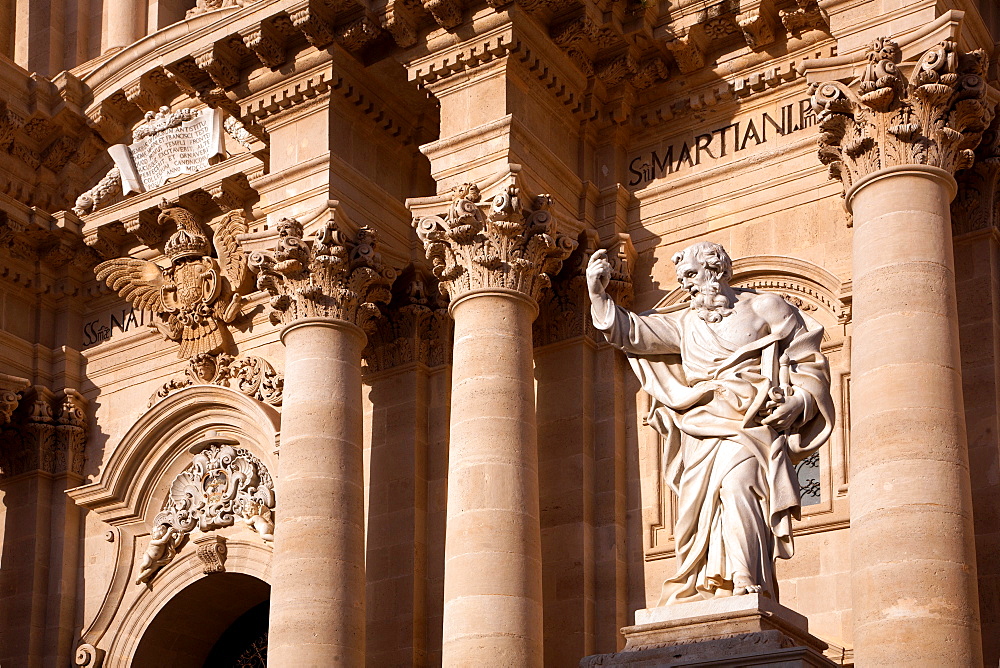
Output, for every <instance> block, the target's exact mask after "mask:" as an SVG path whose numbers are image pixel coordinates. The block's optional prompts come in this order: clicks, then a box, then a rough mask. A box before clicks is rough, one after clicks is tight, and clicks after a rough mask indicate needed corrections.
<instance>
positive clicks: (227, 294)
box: [94, 201, 249, 358]
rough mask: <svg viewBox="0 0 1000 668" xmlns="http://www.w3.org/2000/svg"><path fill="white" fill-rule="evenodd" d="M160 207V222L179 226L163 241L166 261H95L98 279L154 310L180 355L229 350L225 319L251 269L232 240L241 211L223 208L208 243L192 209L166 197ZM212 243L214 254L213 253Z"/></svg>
mask: <svg viewBox="0 0 1000 668" xmlns="http://www.w3.org/2000/svg"><path fill="white" fill-rule="evenodd" d="M160 209H161V212H160V216H159V219H158V222H159V223H160V224H161V225H167V224H173V225H175V226H176V228H177V231H176V232H175V233H174V234H173V235H171V237H170V238H169V239H168V240H167V243H166V246H165V247H164V252H165V254H166V255H167V257H168V258H169V259H170V266H169V267H167V268H165V269H164V268H161V267H160V266H159V265H157V264H156V263H155V262H150V261H148V260H139V259H136V258H130V257H124V258H117V259H114V260H108V261H106V262H102V263H100V264H99V265H97V267H95V269H94V271H95V273H96V274H97V279H98V280H99V281H105V282H106V283H107V284H108V287H110V288H111V289H112V290H114V291H116V292H117V293H118V294H120V295H121V296H122V297H124V298H125V299H126V300H128V301H129V302H130V303H131V304H132V305H133V306H134V307H135V308H138V309H145V310H151V311H153V312H154V313H155V314H156V320H155V321H154V326H155V327H156V329H158V330H159V331H160V332H161V333H162V334H163V336H164V337H166V338H167V339H169V340H171V341H176V342H178V343H179V344H180V348H179V350H178V352H177V356H178V357H180V358H191V357H193V356H195V355H199V354H203V353H208V354H212V353H219V352H231V351H232V347H233V346H232V335H231V334H230V332H229V328H228V325H229V324H231V323H232V322H233V321H234V320H236V318H237V317H239V315H240V313H241V309H242V306H243V297H242V294H241V293H242V292H243V289H244V283H245V282H246V278H247V276H248V274H249V268H248V267H247V261H246V256H245V255H244V253H243V251H242V250H241V249H240V246H239V243H238V242H237V240H236V237H237V235H240V234H243V233H245V232H246V231H247V223H246V220H245V218H244V217H243V213H242V212H240V211H230V212H229V213H227V214H226V215H225V217H224V218H223V219H222V223H221V225H220V226H219V229H218V230H217V231H216V232H215V234H214V236H213V243H212V244H210V243H209V240H208V233H207V230H206V227H205V226H204V225H202V224H201V223H199V222H198V220H197V219H196V218H195V217H194V215H193V214H192V213H191V212H190V211H188V210H187V209H185V208H183V207H180V206H173V205H170V204H167V202H166V201H164V203H163V204H161V205H160ZM213 245H214V248H215V254H216V256H217V258H216V257H213V256H212V247H213Z"/></svg>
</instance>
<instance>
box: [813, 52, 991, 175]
mask: <svg viewBox="0 0 1000 668" xmlns="http://www.w3.org/2000/svg"><path fill="white" fill-rule="evenodd" d="M867 58H868V65H867V67H866V68H865V70H864V73H863V74H862V75H861V77H859V78H858V79H857V80H855V81H853V82H851V83H850V84H844V83H842V82H839V81H831V82H826V83H814V84H813V85H812V86H811V87H810V92H811V94H812V96H813V108H814V110H815V112H816V114H817V118H818V123H819V128H820V131H821V134H820V150H819V156H820V160H821V161H822V162H823V164H825V165H827V166H828V167H829V169H830V175H831V178H839V179H841V180H842V181H843V183H844V189H845V191H846V190H849V189H850V188H851V186H852V184H854V183H857V182H858V181H859V180H860V179H861V178H863V177H864V176H867V175H869V174H872V173H874V172H876V171H878V170H880V169H884V168H886V167H891V166H896V165H913V164H917V165H930V166H934V167H939V168H941V169H944V170H946V171H948V172H950V173H955V172H956V171H957V170H961V169H965V168H967V167H970V166H972V164H973V163H974V161H975V153H974V149H975V148H976V146H977V145H978V144H979V141H980V138H981V137H982V134H983V131H984V130H985V129H986V127H987V126H988V125H989V123H990V121H991V119H992V116H993V109H992V108H991V106H990V105H988V104H987V102H986V93H987V84H986V80H985V78H984V73H985V67H986V54H985V53H984V52H983V51H981V50H977V51H973V52H971V53H964V52H962V51H961V50H959V48H958V44H957V43H956V42H955V41H954V40H952V39H946V40H944V41H942V42H940V43H939V44H938V45H937V46H935V47H933V48H931V49H930V50H928V51H926V52H925V53H924V54H923V55H922V56H921V57H920V59H919V60H918V62H917V63H916V64H915V65H914V66H913V69H912V73H911V74H910V76H909V77H908V78H907V77H904V76H903V73H902V72H901V68H900V62H901V59H902V55H901V51H900V49H899V47H898V45H897V44H896V43H895V42H893V41H891V40H889V39H887V38H881V39H878V40H876V41H875V42H874V43H873V44H872V45H871V47H870V48H869V49H868V51H867Z"/></svg>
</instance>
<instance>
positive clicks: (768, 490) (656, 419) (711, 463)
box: [592, 300, 833, 605]
mask: <svg viewBox="0 0 1000 668" xmlns="http://www.w3.org/2000/svg"><path fill="white" fill-rule="evenodd" d="M781 311H782V312H781V314H780V317H779V319H778V320H779V322H778V323H777V324H775V323H774V321H773V320H772V326H771V327H770V331H769V332H765V333H763V334H761V335H760V337H759V338H758V339H757V340H755V341H751V342H747V343H743V344H737V343H733V342H730V341H727V340H725V339H723V338H721V337H719V336H718V335H717V334H716V333H715V332H714V330H713V329H712V328H711V327H710V326H709V324H708V323H706V322H705V321H704V320H702V319H701V318H700V317H699V316H698V314H697V312H695V311H693V310H692V309H690V308H685V309H684V310H683V311H675V312H670V313H660V312H656V311H652V312H649V313H645V314H642V315H636V314H634V313H630V312H628V311H626V310H624V309H622V308H620V307H617V306H615V305H614V303H613V302H611V301H610V300H608V301H607V302H606V308H603V309H602V308H601V307H599V306H597V305H595V306H594V308H593V310H592V313H593V318H594V325H595V326H596V327H597V328H598V329H599V330H602V331H603V332H604V334H605V335H606V336H607V338H608V341H610V342H611V343H612V344H613V345H615V346H616V347H618V348H620V349H622V350H623V351H625V352H626V353H628V354H629V355H628V357H629V362H630V363H631V365H632V368H633V370H634V371H635V373H636V375H637V376H638V377H639V381H640V382H641V384H642V388H643V389H644V390H645V391H646V392H647V393H649V394H650V395H651V396H652V398H653V404H652V410H651V412H650V416H649V423H650V424H651V425H652V426H653V427H654V428H655V429H656V430H657V431H658V432H660V433H661V434H662V435H663V439H664V451H663V453H662V456H663V460H662V463H663V472H662V473H663V476H664V479H665V481H666V483H667V484H668V485H669V486H670V488H671V489H672V490H673V491H674V492H675V493H676V494H677V497H678V500H679V506H678V509H677V517H676V526H675V530H674V538H675V542H676V552H677V563H678V568H677V575H676V576H675V577H673V578H671V579H670V580H667V581H666V582H665V583H664V588H663V596H662V598H661V600H660V604H661V605H662V604H664V603H667V602H673V601H680V600H684V599H687V598H691V597H698V596H706V597H707V596H713V595H715V594H716V593H717V590H731V589H732V588H733V585H732V580H733V575H734V571H742V570H748V571H749V572H748V573H747V574H748V575H749V576H750V579H751V580H752V581H753V582H754V583H755V584H758V585H760V586H761V587H763V591H764V592H766V593H768V594H770V595H771V596H772V598H775V599H776V598H777V588H776V582H775V577H774V559H775V558H777V557H780V558H784V559H787V558H789V557H791V556H792V551H793V547H792V526H791V520H792V517H795V518H796V519H797V518H798V517H799V511H800V497H799V485H798V480H797V478H796V473H795V469H794V465H795V464H796V463H798V462H799V461H801V460H802V459H803V458H805V457H807V456H809V455H810V454H811V453H813V452H815V451H816V449H817V448H819V447H820V446H821V445H822V444H823V443H824V442H825V441H826V440H827V438H829V435H830V431H831V429H832V427H833V402H832V399H831V397H830V389H829V388H830V371H829V367H828V364H827V361H826V358H825V357H824V356H823V354H822V353H821V352H820V343H821V341H822V336H823V329H822V327H820V326H819V325H818V324H816V323H815V322H813V321H810V325H807V324H806V322H805V321H804V319H803V317H802V315H801V314H800V313H799V312H798V311H797V310H796V309H794V308H792V307H791V306H790V305H787V304H785V303H784V302H781ZM782 355H786V356H787V357H788V360H789V371H790V385H791V387H792V388H793V391H794V393H795V394H798V395H800V396H801V397H802V398H803V399H804V400H805V409H804V411H803V414H802V416H801V417H800V418H799V419H798V420H797V421H796V422H795V424H794V425H792V427H791V428H790V429H789V430H788V431H787V432H786V433H782V434H779V433H778V432H776V431H775V430H774V429H772V428H770V427H767V426H764V425H762V424H761V423H760V419H761V415H760V414H759V412H760V410H761V408H762V407H763V406H764V404H765V402H766V401H767V399H768V392H769V390H770V389H771V388H772V387H774V386H777V385H778V381H779V379H778V378H777V375H778V368H779V363H778V360H779V359H780V357H781V356H782ZM751 459H752V460H755V461H756V464H757V465H756V466H752V465H747V464H746V463H745V462H747V460H751ZM737 467H738V473H734V469H737ZM748 472H749V473H748ZM730 474H732V475H730ZM727 475H729V476H730V478H729V479H728V480H727ZM734 490H735V492H734ZM727 503H728V507H726V506H727ZM734 526H735V527H736V529H735V530H734V529H733V527H734ZM720 593H722V592H720Z"/></svg>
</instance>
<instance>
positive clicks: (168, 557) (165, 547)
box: [135, 523, 187, 584]
mask: <svg viewBox="0 0 1000 668" xmlns="http://www.w3.org/2000/svg"><path fill="white" fill-rule="evenodd" d="M185 537H187V534H185V533H182V532H180V531H178V530H177V529H175V528H174V527H172V526H170V525H169V524H165V523H164V524H157V525H156V526H155V527H154V528H153V532H152V533H151V534H150V538H149V545H148V546H147V547H146V553H145V554H143V555H142V562H141V563H140V564H139V577H137V578H136V580H135V583H136V584H142V583H143V582H149V581H150V580H151V579H152V578H153V576H154V575H156V571H158V570H160V569H161V568H163V567H164V566H166V565H167V564H169V563H170V562H171V561H172V560H173V558H174V557H175V556H177V549H178V548H179V547H180V546H181V543H183V542H184V538H185Z"/></svg>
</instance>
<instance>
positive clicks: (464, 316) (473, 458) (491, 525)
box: [414, 179, 576, 666]
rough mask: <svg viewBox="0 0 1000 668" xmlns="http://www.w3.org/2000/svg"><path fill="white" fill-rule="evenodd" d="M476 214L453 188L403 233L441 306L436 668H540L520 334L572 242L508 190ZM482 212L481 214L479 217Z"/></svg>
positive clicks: (528, 393) (534, 472)
mask: <svg viewBox="0 0 1000 668" xmlns="http://www.w3.org/2000/svg"><path fill="white" fill-rule="evenodd" d="M500 187H501V188H502V189H501V190H500V192H499V194H497V195H496V197H495V198H494V199H493V200H492V202H491V203H490V204H488V205H486V206H485V207H481V206H480V203H479V202H480V197H481V196H480V193H479V189H478V187H477V186H475V185H473V184H465V185H463V186H460V187H459V188H458V189H456V192H455V195H454V197H453V199H452V201H451V203H450V205H449V206H448V209H447V212H446V213H445V214H444V215H443V216H426V217H423V218H417V219H416V220H415V221H414V226H415V227H416V228H417V235H418V236H419V237H420V239H421V241H422V242H423V244H424V249H425V251H426V253H427V258H428V259H429V260H431V261H432V262H433V264H434V274H435V275H436V276H437V277H438V279H439V280H440V281H441V285H442V286H443V289H444V290H447V292H448V294H449V296H450V297H451V306H450V312H451V315H452V317H453V318H454V320H455V344H454V351H453V358H452V399H451V435H450V442H449V459H448V511H447V513H448V522H447V528H446V535H445V584H444V597H445V603H444V629H443V636H442V662H443V664H444V665H446V666H478V665H510V666H541V665H542V592H541V585H542V565H541V547H540V525H539V514H538V512H539V511H538V452H537V434H536V427H535V398H534V377H533V374H532V342H531V323H532V321H533V320H534V319H535V316H536V315H537V313H538V303H537V300H538V297H539V295H540V294H541V292H542V290H543V289H544V288H545V287H547V286H548V285H549V277H548V274H551V273H555V272H557V271H558V270H559V267H560V265H561V263H562V260H563V259H565V258H566V257H567V256H568V255H569V254H570V252H571V251H572V250H573V248H574V247H575V246H576V242H575V241H573V240H572V239H569V238H568V237H557V236H556V235H555V233H554V230H553V223H552V220H551V217H550V216H549V214H548V212H547V211H546V208H547V205H548V197H547V196H541V197H538V198H535V199H534V201H532V200H530V199H529V198H527V197H526V196H525V195H524V194H523V193H522V192H521V191H520V189H519V187H518V186H517V184H516V183H515V182H514V181H513V179H511V180H510V182H508V183H507V184H501V186H500ZM484 209H485V210H484Z"/></svg>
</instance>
